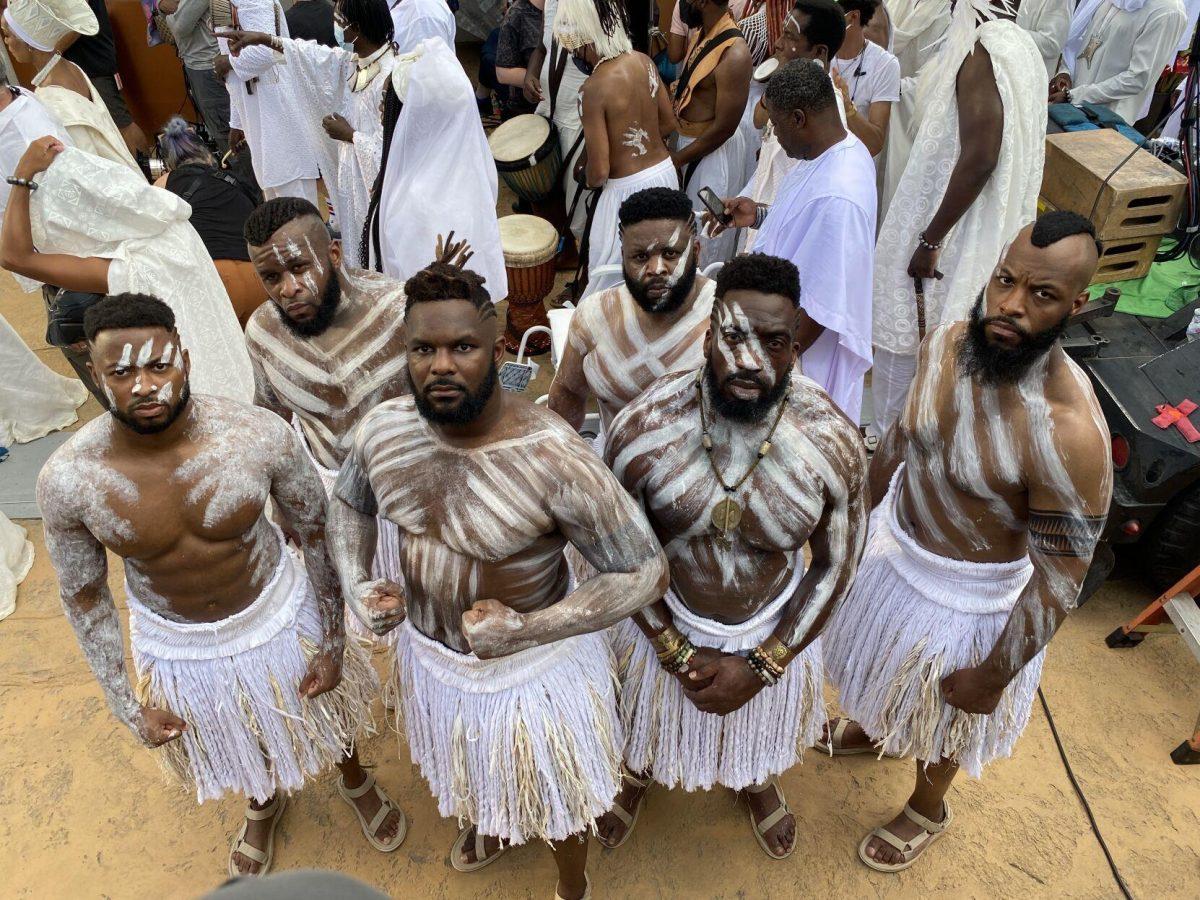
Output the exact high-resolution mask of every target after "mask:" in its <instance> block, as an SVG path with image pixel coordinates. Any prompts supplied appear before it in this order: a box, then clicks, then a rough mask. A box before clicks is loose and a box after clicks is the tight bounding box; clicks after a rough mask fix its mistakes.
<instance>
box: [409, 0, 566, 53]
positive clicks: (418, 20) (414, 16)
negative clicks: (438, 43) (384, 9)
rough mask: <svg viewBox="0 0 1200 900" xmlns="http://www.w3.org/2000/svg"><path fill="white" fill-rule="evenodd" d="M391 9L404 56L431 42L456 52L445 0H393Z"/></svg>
mask: <svg viewBox="0 0 1200 900" xmlns="http://www.w3.org/2000/svg"><path fill="white" fill-rule="evenodd" d="M390 7H391V11H392V26H393V27H394V28H395V36H394V40H395V41H396V46H397V47H398V48H399V49H400V52H401V53H410V52H412V51H413V50H415V49H416V48H417V45H418V44H420V43H421V42H422V41H426V40H429V38H441V39H442V40H443V41H445V42H446V46H447V47H450V48H451V49H453V47H454V35H455V32H456V25H455V22H454V13H453V12H452V11H451V10H450V6H449V4H448V3H447V2H446V0H392V2H391V4H390ZM547 46H548V45H547Z"/></svg>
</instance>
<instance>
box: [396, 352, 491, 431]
mask: <svg viewBox="0 0 1200 900" xmlns="http://www.w3.org/2000/svg"><path fill="white" fill-rule="evenodd" d="M411 377H412V376H411V373H410V375H409V378H410V380H411ZM496 382H497V370H496V361H495V360H494V359H493V360H492V364H491V365H490V366H488V372H487V375H485V376H484V378H483V381H482V383H480V385H479V387H478V388H476V389H475V390H474V391H467V392H466V393H465V394H464V395H463V398H462V400H460V401H459V402H458V406H456V407H454V409H451V410H447V411H442V410H439V409H437V408H435V407H434V406H433V404H431V403H430V402H429V399H428V398H427V397H426V396H425V392H426V391H427V390H429V389H430V388H433V387H437V386H439V385H447V384H451V382H446V381H441V382H439V381H433V382H430V383H429V384H426V385H425V386H424V387H422V388H421V389H420V390H419V391H413V400H414V401H415V402H416V404H417V412H419V413H420V414H421V415H422V416H423V417H424V418H425V420H426V421H428V422H432V423H433V424H434V425H467V424H469V423H471V422H474V421H475V420H476V419H478V418H479V416H480V414H481V413H482V412H483V408H484V407H485V406H487V402H488V400H490V399H491V397H492V394H493V393H495V391H496Z"/></svg>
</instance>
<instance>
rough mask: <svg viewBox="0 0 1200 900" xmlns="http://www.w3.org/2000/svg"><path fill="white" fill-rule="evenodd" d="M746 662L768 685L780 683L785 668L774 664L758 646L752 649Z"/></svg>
mask: <svg viewBox="0 0 1200 900" xmlns="http://www.w3.org/2000/svg"><path fill="white" fill-rule="evenodd" d="M746 664H747V665H749V666H750V669H751V671H753V672H754V674H755V675H757V676H758V677H759V678H760V679H761V680H762V683H763V684H765V685H766V686H767V687H771V686H772V685H775V684H778V683H779V679H780V678H781V677H782V676H783V670H782V669H779V668H778V667H777V666H774V665H773V664H772V663H771V662H770V660H768V659H767V658H766V657H765V656H764V655H763V653H762V651H760V650H759V649H758V648H757V647H755V648H754V649H753V650H751V651H750V654H749V655H748V656H747V657H746Z"/></svg>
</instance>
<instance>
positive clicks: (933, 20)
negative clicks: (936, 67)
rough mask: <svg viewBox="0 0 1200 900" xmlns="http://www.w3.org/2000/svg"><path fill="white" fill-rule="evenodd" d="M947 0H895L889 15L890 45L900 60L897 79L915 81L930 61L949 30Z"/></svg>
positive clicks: (890, 5)
mask: <svg viewBox="0 0 1200 900" xmlns="http://www.w3.org/2000/svg"><path fill="white" fill-rule="evenodd" d="M950 6H951V3H950V0H896V2H894V3H892V4H889V5H888V12H889V13H891V16H892V46H891V47H889V48H888V49H889V50H890V51H891V52H892V54H893V55H894V56H895V57H896V59H897V60H899V61H900V77H901V78H906V79H907V78H914V77H916V74H917V73H918V72H919V71H920V70H921V67H922V66H923V65H925V63H927V62H929V61H930V60H931V59H933V57H934V55H935V54H936V52H937V43H938V41H940V40H941V38H942V36H943V35H944V34H945V33H946V29H947V28H949V27H950Z"/></svg>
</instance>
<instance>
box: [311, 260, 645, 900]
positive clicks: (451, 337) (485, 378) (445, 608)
mask: <svg viewBox="0 0 1200 900" xmlns="http://www.w3.org/2000/svg"><path fill="white" fill-rule="evenodd" d="M404 289H405V294H406V295H407V300H408V307H407V311H406V318H405V330H406V336H407V350H408V361H407V368H408V375H409V379H410V382H411V384H412V386H413V394H412V395H411V396H404V397H398V398H396V399H393V400H388V401H386V402H384V403H381V404H380V405H379V406H377V407H375V409H373V410H371V411H370V412H368V413H367V414H366V415H365V416H364V417H363V419H362V421H361V422H360V424H359V426H358V429H357V430H356V431H355V434H354V441H353V445H352V446H351V449H350V452H349V453H348V454H347V456H346V461H345V462H344V463H343V464H342V470H341V473H340V474H339V476H338V481H337V485H336V487H335V489H334V495H335V496H334V499H333V501H332V509H331V512H330V516H331V521H330V531H329V538H330V546H331V550H332V553H333V556H334V561H335V565H336V566H337V567H338V571H339V573H340V575H341V578H342V585H343V587H344V589H345V590H346V591H348V592H349V596H350V597H352V598H353V599H352V600H351V603H352V604H353V605H354V606H355V610H356V612H358V614H359V615H360V617H362V618H363V619H364V621H367V622H369V623H370V624H371V627H372V630H374V631H375V632H376V633H378V634H383V633H387V632H388V631H391V630H392V629H394V628H396V627H397V626H398V625H401V623H402V621H403V620H405V619H406V618H407V621H403V627H402V628H401V629H400V632H399V637H398V640H397V673H396V674H397V676H398V678H397V680H398V682H399V684H400V685H402V691H403V696H402V698H401V706H402V709H403V714H404V722H405V728H406V731H407V739H408V745H409V748H410V750H411V752H412V758H413V761H414V762H415V763H417V764H418V765H420V767H421V771H422V774H423V775H424V776H425V778H426V779H427V780H428V782H429V786H430V790H431V791H432V792H433V794H434V796H435V797H436V798H437V800H438V809H439V811H440V812H441V814H442V815H443V816H447V817H449V816H454V817H457V818H459V819H465V820H467V821H468V822H469V823H470V824H469V825H468V827H466V828H464V829H463V831H462V832H461V834H460V835H459V838H458V840H457V841H456V842H455V844H454V847H453V849H452V850H451V853H450V863H451V865H452V866H454V868H455V869H458V870H459V871H474V870H476V869H479V868H482V867H483V866H485V865H489V864H490V863H492V862H494V861H495V860H496V859H498V858H499V857H500V855H501V854H502V853H504V852H505V850H506V849H507V847H508V846H511V845H513V844H521V843H524V842H526V841H529V840H543V841H548V842H550V843H551V849H552V851H553V853H554V859H555V862H556V863H557V866H558V895H559V896H560V897H562V898H564V900H579V898H581V897H583V896H585V895H586V894H587V892H588V884H587V876H586V874H585V864H586V862H587V844H586V835H587V831H588V829H589V827H590V826H591V823H592V820H593V819H594V818H595V817H597V816H599V815H601V814H602V813H603V812H604V811H605V810H606V809H608V808H609V806H610V805H611V804H612V801H613V798H614V797H615V796H616V794H617V789H618V779H617V771H618V770H619V766H620V748H621V745H622V733H621V724H620V718H619V716H618V714H617V707H616V697H615V692H614V690H613V672H612V651H611V650H610V649H609V647H608V644H607V641H606V639H605V636H604V635H602V634H598V633H596V632H598V631H600V630H601V629H604V628H607V627H608V626H610V625H613V624H615V623H616V622H619V621H621V620H622V619H624V618H626V617H628V616H630V615H632V614H633V613H635V612H637V611H638V610H639V609H641V608H642V607H644V606H648V605H649V604H650V603H652V602H653V601H654V600H657V599H658V598H659V597H660V596H662V592H663V590H664V589H665V588H666V582H667V578H666V575H667V566H666V561H665V560H664V559H663V554H662V550H661V549H659V546H658V542H657V541H655V539H654V534H653V532H651V530H650V526H649V525H648V524H647V522H646V518H645V516H644V515H643V514H642V512H641V510H639V509H638V507H637V505H636V504H635V503H634V502H633V500H632V499H630V497H629V495H628V494H626V493H625V491H623V490H622V489H621V485H620V484H618V483H617V481H616V479H615V478H613V476H612V473H611V472H609V470H608V469H607V468H605V466H604V463H603V462H602V461H601V460H600V459H599V457H597V456H596V454H595V453H593V452H592V450H591V448H589V447H588V445H587V444H586V443H584V441H583V440H582V439H581V438H580V437H579V435H578V434H576V433H575V431H574V430H573V429H572V428H571V427H570V426H568V425H567V424H566V423H565V422H563V420H562V419H560V418H559V417H558V416H556V415H555V414H553V413H551V412H550V411H549V410H545V409H542V408H541V407H540V406H536V405H534V404H532V403H530V402H528V401H527V400H525V399H524V398H522V397H520V396H518V395H516V394H513V393H510V392H508V391H501V390H498V389H497V380H496V366H497V364H498V363H499V361H500V359H501V358H502V356H503V354H504V341H503V336H502V335H501V334H500V332H499V329H498V328H497V320H496V311H495V308H494V307H493V306H492V303H491V301H490V300H489V299H488V294H487V291H486V289H485V288H484V286H483V279H482V278H480V277H479V276H478V275H476V274H475V273H474V272H470V271H468V270H465V269H461V268H458V267H456V266H451V265H448V264H445V263H435V264H433V265H431V266H429V267H427V268H425V269H423V270H422V271H420V272H418V273H417V274H416V275H414V276H413V277H412V278H410V279H409V280H408V281H407V282H406V283H405V286H404ZM376 516H380V517H382V518H385V519H388V520H389V521H391V522H393V523H394V524H395V525H396V527H397V528H398V529H399V530H400V532H401V535H402V537H403V541H402V547H401V571H402V574H403V582H402V584H403V586H401V584H400V583H397V582H394V581H388V580H376V579H372V578H371V575H370V570H371V557H372V551H373V548H374V546H375V528H376V525H375V522H376ZM568 542H570V543H571V544H572V545H574V547H575V549H576V550H578V551H579V552H580V553H581V554H582V556H583V558H584V559H586V560H587V562H588V563H589V564H591V566H593V567H594V568H595V569H596V571H597V573H598V574H597V575H595V576H594V577H593V578H591V579H590V580H588V581H586V582H584V583H583V584H581V585H579V586H578V587H574V588H573V585H572V578H571V573H570V570H569V568H568V566H567V562H566V559H565V558H564V556H563V548H564V547H565V546H566V545H567V544H568Z"/></svg>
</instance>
